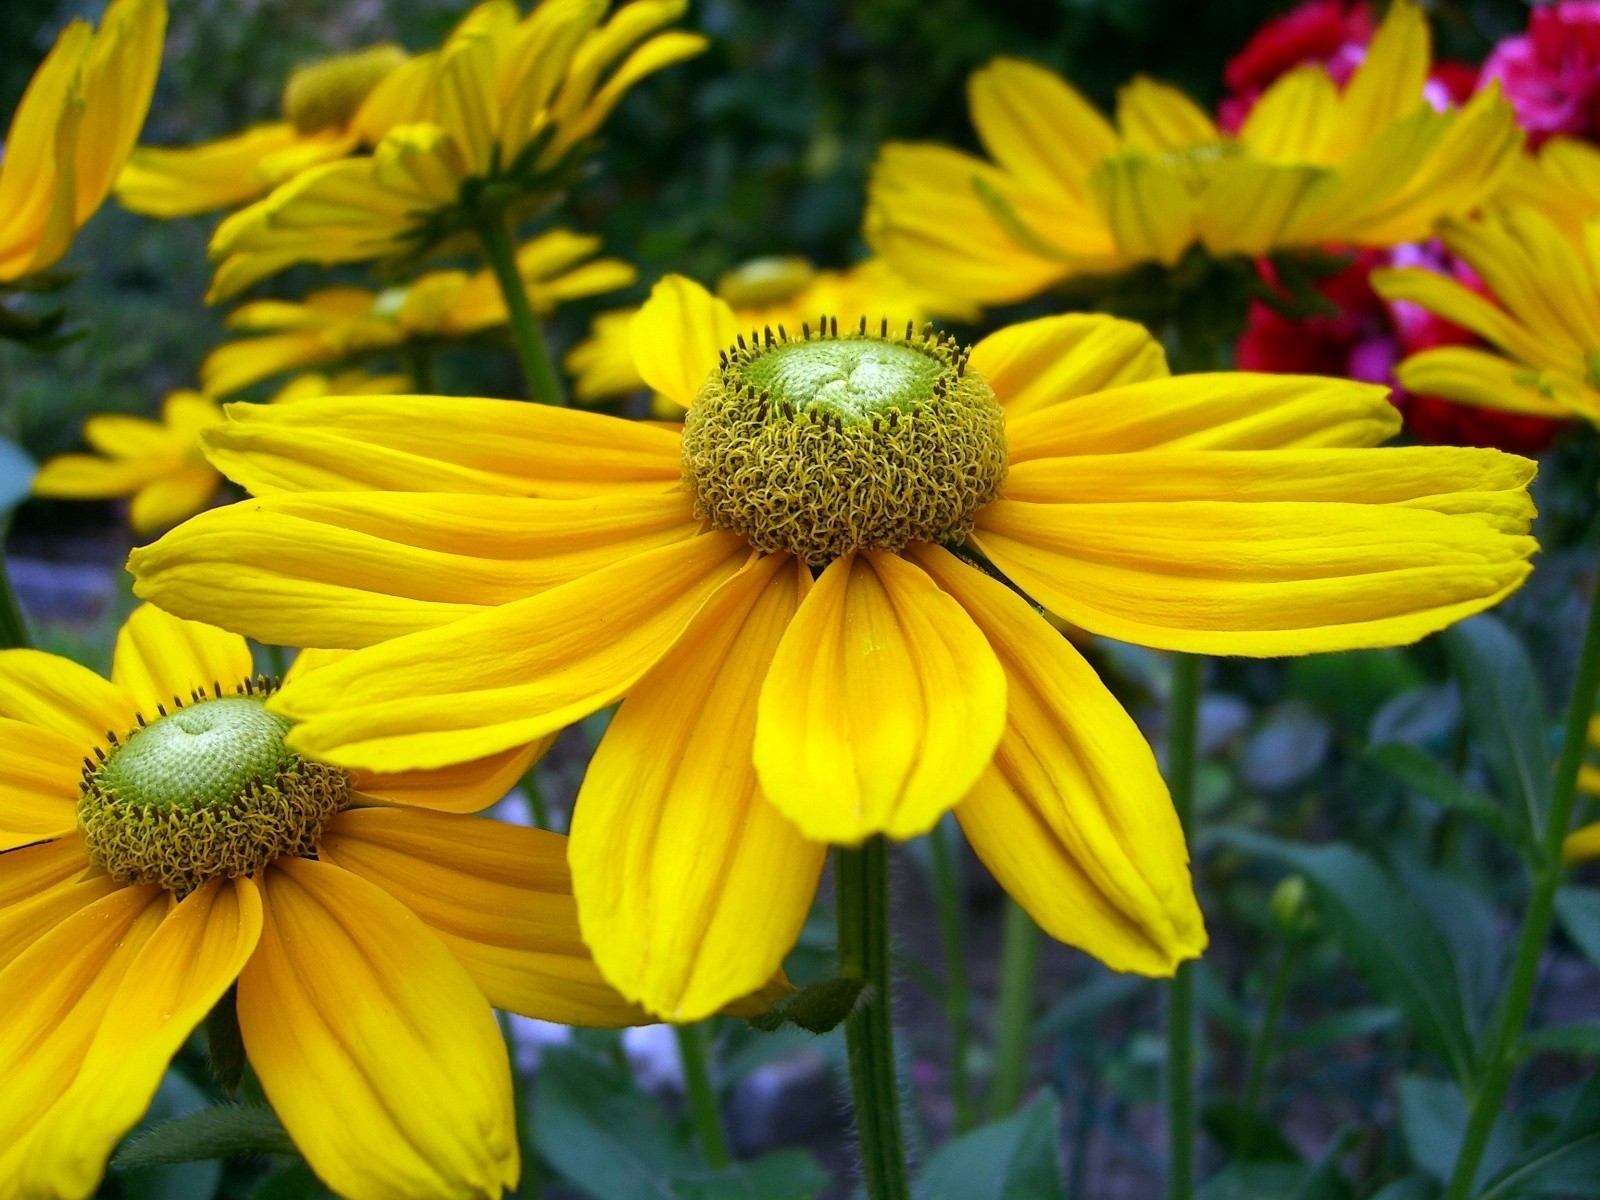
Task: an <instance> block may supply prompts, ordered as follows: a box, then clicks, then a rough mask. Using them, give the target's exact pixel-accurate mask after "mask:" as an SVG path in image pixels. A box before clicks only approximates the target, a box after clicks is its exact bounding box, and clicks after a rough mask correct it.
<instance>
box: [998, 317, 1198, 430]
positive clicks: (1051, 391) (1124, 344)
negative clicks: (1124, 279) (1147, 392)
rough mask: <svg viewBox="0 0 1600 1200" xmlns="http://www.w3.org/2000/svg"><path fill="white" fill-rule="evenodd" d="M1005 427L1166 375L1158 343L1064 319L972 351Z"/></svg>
mask: <svg viewBox="0 0 1600 1200" xmlns="http://www.w3.org/2000/svg"><path fill="white" fill-rule="evenodd" d="M970 361H971V364H972V366H973V367H974V368H975V369H976V370H977V371H978V372H979V374H981V375H982V376H983V377H984V378H985V379H987V380H988V381H989V386H990V387H992V388H994V393H995V395H996V396H997V397H998V398H999V400H1000V403H1001V405H1002V406H1004V408H1005V410H1006V417H1007V420H1008V421H1015V420H1016V419H1017V418H1019V417H1023V416H1026V415H1028V414H1029V413H1032V412H1037V411H1038V410H1040V409H1043V408H1049V407H1051V406H1053V405H1056V404H1060V403H1061V402H1062V401H1064V400H1076V399H1078V398H1079V397H1081V396H1087V395H1089V394H1091V393H1093V392H1099V391H1104V390H1105V389H1106V388H1110V387H1118V386H1120V385H1122V384H1127V383H1137V382H1140V381H1142V380H1146V379H1163V378H1165V377H1166V375H1167V358H1166V354H1165V353H1164V352H1163V351H1162V349H1161V343H1160V342H1158V341H1156V340H1155V339H1154V338H1153V337H1151V336H1150V334H1149V332H1148V331H1147V330H1146V329H1145V327H1144V326H1143V325H1140V324H1138V323H1137V322H1134V321H1123V320H1119V319H1117V318H1116V317H1106V316H1100V315H1099V314H1088V313H1069V314H1067V315H1065V316H1059V317H1040V318H1038V319H1037V320H1033V321H1022V322H1020V323H1018V324H1016V325H1008V326H1006V327H1005V328H1004V329H1001V330H999V331H998V332H995V333H991V334H990V335H989V336H988V337H986V338H984V339H983V340H982V341H981V342H979V343H978V344H977V345H976V346H974V347H973V348H972V356H971V360H970Z"/></svg>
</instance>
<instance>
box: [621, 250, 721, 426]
mask: <svg viewBox="0 0 1600 1200" xmlns="http://www.w3.org/2000/svg"><path fill="white" fill-rule="evenodd" d="M741 332H748V331H747V330H740V328H739V322H738V319H737V318H736V317H735V316H734V315H733V309H731V308H729V307H728V305H727V303H726V302H725V301H723V300H720V299H718V298H717V297H716V296H713V295H712V294H711V293H710V292H708V291H706V289H705V288H703V287H701V286H700V285H699V284H698V283H696V282H695V281H694V280H692V279H685V278H684V277H683V276H682V275H668V276H667V277H666V278H665V279H663V280H661V282H660V283H658V284H656V286H655V287H654V288H652V289H651V290H650V299H649V300H647V301H645V303H644V307H643V308H641V309H640V310H639V311H638V312H637V313H635V314H634V316H633V322H632V324H631V325H630V326H629V327H628V344H629V347H630V348H631V349H632V351H633V365H634V367H635V368H636V369H637V370H638V372H639V375H640V376H641V377H642V378H643V379H644V381H645V382H646V383H647V384H649V385H650V387H651V388H653V389H654V390H655V391H658V392H660V393H661V394H662V395H663V396H665V397H667V398H668V399H669V400H672V401H674V402H676V403H678V404H681V405H682V406H683V407H684V408H688V407H689V406H690V405H691V404H693V403H694V398H695V394H696V393H697V392H699V390H700V385H701V384H703V383H705V381H706V380H707V379H709V378H710V377H711V372H712V371H714V370H716V368H717V355H718V354H720V353H721V352H722V351H724V350H726V349H728V347H730V346H732V345H733V340H734V338H735V337H736V336H737V335H738V334H739V333H741Z"/></svg>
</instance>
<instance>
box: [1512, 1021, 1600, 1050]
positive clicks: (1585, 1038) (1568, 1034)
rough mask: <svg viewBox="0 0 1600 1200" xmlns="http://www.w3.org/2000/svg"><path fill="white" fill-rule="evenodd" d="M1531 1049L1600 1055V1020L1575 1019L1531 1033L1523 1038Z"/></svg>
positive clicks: (1525, 1045)
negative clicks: (1568, 1022) (1565, 1023)
mask: <svg viewBox="0 0 1600 1200" xmlns="http://www.w3.org/2000/svg"><path fill="white" fill-rule="evenodd" d="M1522 1044H1523V1046H1524V1047H1525V1048H1526V1049H1528V1050H1530V1051H1545V1052H1547V1053H1551V1054H1594V1055H1600V1021H1575V1022H1573V1023H1572V1024H1570V1025H1553V1026H1551V1027H1550V1028H1549V1029H1541V1030H1539V1031H1537V1032H1536V1033H1530V1034H1529V1035H1528V1036H1527V1037H1525V1038H1523V1039H1522Z"/></svg>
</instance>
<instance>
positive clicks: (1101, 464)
mask: <svg viewBox="0 0 1600 1200" xmlns="http://www.w3.org/2000/svg"><path fill="white" fill-rule="evenodd" d="M737 331H738V325H737V321H736V318H735V316H734V314H733V311H732V310H731V309H730V308H729V307H728V306H727V304H726V303H724V302H723V301H721V300H718V299H716V298H715V297H712V296H711V295H709V294H708V293H707V292H706V291H705V290H704V289H703V288H701V287H700V286H699V285H697V284H694V283H692V282H690V281H688V280H684V279H681V278H668V279H666V280H664V281H663V282H662V283H660V284H658V285H657V287H656V289H655V291H654V293H653V295H652V298H651V300H650V302H649V303H647V304H646V305H645V307H644V308H643V309H642V310H641V311H640V313H639V314H638V315H637V316H636V317H635V318H634V329H633V338H632V341H633V346H634V352H635V356H636V358H635V361H636V366H637V367H638V370H639V372H640V374H641V375H642V376H643V377H644V379H645V380H646V382H647V383H648V384H649V385H650V386H651V387H652V388H654V389H656V390H657V391H659V392H662V393H663V394H665V395H667V396H669V397H671V398H672V399H674V400H676V401H677V402H678V403H679V404H682V405H685V406H688V407H689V413H688V418H687V421H686V423H685V426H684V428H683V430H682V431H681V432H680V431H678V430H675V429H670V428H666V427H663V426H659V425H649V424H642V423H636V422H628V421H623V420H620V419H616V418H612V417H608V416H603V415H599V414H595V413H587V412H581V411H574V410H556V409H551V408H548V407H545V406H539V405H527V404H519V403H516V402H511V401H496V400H477V401H472V400H459V399H450V400H435V399H431V398H426V397H414V398H405V399H385V400H376V401H368V400H308V401H303V402H301V403H299V404H294V405H289V406H284V407H277V408H271V409H268V408H263V407H251V406H234V407H231V408H230V409H229V410H228V417H229V421H228V424H226V425H224V426H223V427H222V428H220V429H218V430H214V431H212V432H211V433H210V434H208V435H207V438H206V443H207V446H208V448H209V450H210V453H211V456H212V460H213V461H214V462H215V463H216V464H217V465H218V466H219V468H221V469H222V470H224V471H226V472H227V473H228V474H229V475H230V477H232V478H234V479H235V480H237V481H238V482H240V483H242V484H243V485H244V486H245V487H247V488H248V489H250V490H251V491H252V492H254V493H255V494H256V495H257V497H258V499H255V500H252V501H250V502H249V503H247V504H240V505H235V506H233V507H231V508H227V509H221V510H217V511H214V512H211V513H207V514H205V515H204V516H202V517H199V518H196V519H195V520H194V521H192V522H190V523H188V524H186V525H185V526H183V527H182V528H181V529H179V530H176V531H174V532H173V533H171V534H168V535H167V536H166V537H165V538H163V539H162V540H161V541H159V542H157V543H155V544H154V545H152V546H149V547H145V548H144V549H141V550H137V551H135V552H134V554H133V556H132V558H131V560H130V569H131V570H132V571H133V572H134V574H135V576H136V590H137V591H138V592H139V594H141V595H143V596H145V597H147V598H149V599H152V600H156V601H158V602H160V603H163V604H166V605H169V606H171V607H173V608H174V609H175V610H176V611H179V612H187V613H195V614H197V613H201V612H205V613H212V614H215V619H217V620H221V621H225V622H227V623H230V624H231V625H233V626H237V627H238V628H239V629H241V630H253V631H254V632H255V634H256V636H259V637H262V638H264V639H266V640H269V641H278V640H286V639H287V640H290V641H296V642H302V643H305V644H312V645H324V646H338V647H365V649H359V650H357V652H356V653H353V654H351V655H350V656H349V657H348V658H346V659H343V660H342V661H340V662H337V663H334V664H332V665H331V666H329V667H328V668H326V669H325V671H323V672H319V673H318V674H316V675H314V676H310V677H307V678H306V679H305V680H304V681H297V682H296V683H293V684H291V685H290V687H289V688H287V689H286V690H285V691H284V692H281V693H279V695H278V696H277V697H275V699H274V705H275V706H276V707H277V708H278V709H279V710H281V711H282V712H283V713H284V714H285V715H286V716H290V717H293V718H294V719H296V720H300V721H303V722H304V724H301V725H298V726H297V727H296V729H295V730H294V732H293V734H292V735H291V739H292V741H293V743H294V744H295V745H297V746H299V747H301V748H302V749H303V750H304V751H305V752H308V753H315V754H317V755H324V754H326V755H327V756H328V757H329V759H330V760H331V761H336V762H341V763H345V764H350V765H360V766H364V767H368V768H376V767H382V768H383V769H391V770H393V769H412V768H421V767H424V766H439V765H442V764H445V763H449V762H453V761H456V760H458V759H461V758H471V757H474V756H481V755H484V754H489V753H493V752H495V751H496V750H501V749H504V748H505V747H507V746H511V745H516V744H519V743H520V742H522V741H525V740H527V739H528V738H531V737H538V736H543V735H544V734H547V733H548V732H549V731H550V730H552V729H554V728H556V727H558V726H560V725H562V724H565V723H567V722H568V721H570V720H572V719H575V718H577V717H580V716H582V715H584V714H587V713H591V712H594V711H596V710H598V709H600V708H603V707H605V706H606V705H609V704H612V703H615V702H617V701H618V700H621V701H622V703H621V707H620V708H619V709H618V711H617V713H616V716H615V718H614V719H613V721H612V723H611V725H610V727H609V729H608V731H607V733H606V735H605V738H604V740H603V741H602V743H601V746H600V748H599V750H598V751H597V753H596V755H595V758H594V760H593V762H592V763H591V765H590V767H589V771H588V776H587V779H586V780H585V782H584V785H583V790H582V793H581V795H580V798H579V800H578V802H577V806H576V812H575V819H574V825H573V837H572V843H571V847H570V850H571V854H570V859H571V862H572V866H573V876H574V888H575V892H576V894H577V897H578V904H579V914H580V920H581V921H582V925H583V933H584V938H585V941H586V942H587V943H588V944H589V946H590V947H591V949H592V950H593V951H594V953H595V957H596V960H597V961H598V963H599V964H600V967H601V970H602V971H603V972H604V973H605V975H606V977H607V978H608V979H609V980H610V981H611V982H612V983H613V984H614V985H616V986H617V988H618V989H619V990H620V991H621V992H622V993H623V994H624V995H626V996H628V997H629V998H630V999H633V1000H636V1001H637V1002H638V1003H640V1004H642V1005H643V1006H644V1007H646V1008H648V1009H649V1010H651V1011H652V1012H655V1013H659V1014H662V1015H664V1016H668V1017H670V1018H672V1019H675V1020H692V1019H695V1018H698V1017H701V1016H703V1015H705V1014H706V1013H708V1012H711V1011H714V1010H715V1009H716V1007H717V1006H718V1005H719V1004H722V1003H724V1002H725V1001H726V999H727V998H728V997H730V996H734V995H740V994H743V993H744V992H748V991H750V990H751V988H752V987H755V986H758V985H759V983H760V981H761V980H762V979H764V978H766V977H767V976H768V975H770V974H771V973H772V972H773V970H774V969H775V968H776V966H777V964H779V963H780V962H782V960H783V957H784V955H785V954H786V953H787V951H788V950H789V948H790V946H791V945H792V944H793V942H794V939H795V936H796V934H797V933H798V931H799V929H800V927H801V924H802V922H803V921H804V920H805V917H806V913H807V911H808V909H809V907H810V904H811V899H812V892H813V890H814V888H815V886H816V883H817V878H818V873H819V872H820V870H821V868H822V862H823V857H824V854H825V851H826V847H827V845H828V844H830V843H835V844H854V843H858V842H860V841H861V840H862V839H864V838H867V837H869V836H872V835H875V834H880V833H881V834H887V835H888V836H890V837H894V838H908V837H912V836H915V835H917V834H920V833H923V832H925V831H926V830H927V829H929V828H930V827H931V826H932V825H933V824H934V822H935V821H937V820H938V819H939V817H940V815H941V814H942V813H944V812H946V811H949V810H950V809H952V808H954V810H955V813H956V816H957V817H958V818H959V819H960V821H961V823H962V825H963V827H964V829H965V831H966V834H967V837H968V838H969V840H970V841H971V843H972V845H973V847H974V849H975V850H976V851H977V853H978V854H979V856H980V857H981V858H982V859H983V861H984V862H985V863H986V864H987V865H988V867H989V868H990V870H991V871H993V873H994V874H995V876H996V878H998V879H999V880H1000V881H1001V883H1002V884H1003V885H1004V886H1005V887H1006V888H1007V890H1008V891H1010V893H1011V894H1012V895H1013V896H1015V897H1016V898H1017V900H1018V901H1019V902H1020V903H1021V904H1022V905H1023V906H1024V907H1026V908H1027V909H1028V911H1029V912H1030V913H1031V914H1032V915H1033V916H1034V918H1035V919H1036V920H1037V921H1038V922H1039V923H1040V925H1042V926H1043V927H1044V928H1045V929H1046V930H1047V931H1049V932H1050V933H1051V934H1052V935H1053V936H1055V937H1057V938H1060V939H1061V940H1063V941H1066V942H1069V943H1071V944H1073V945H1077V946H1081V947H1083V948H1084V949H1085V950H1087V951H1089V952H1090V953H1092V954H1094V955H1096V956H1097V957H1099V958H1101V959H1103V960H1104V961H1105V962H1107V963H1108V964H1110V965H1111V966H1112V967H1114V968H1116V969H1118V970H1125V971H1139V972H1143V973H1147V974H1152V975H1162V974H1166V973H1169V972H1171V971H1172V970H1173V969H1174V967H1175V965H1176V964H1177V962H1178V961H1180V960H1182V959H1185V958H1190V957H1193V956H1194V955H1196V954H1198V953H1199V952H1200V951H1201V949H1202V948H1203V947H1204V945H1205V940H1206V937H1205V931H1204V928H1203V925H1202V921H1201V916H1200V912H1199V909H1198V908H1197V906H1196V904H1195V900H1194V895H1193V892H1192V887H1191V884H1190V880H1189V872H1188V866H1187V854H1186V850H1185V846H1184V839H1183V836H1182V833H1181V831H1180V828H1179V825H1178V822H1177V818H1176V816H1175V814H1174V813H1173V811H1172V808H1171V805H1170V803H1169V801H1168V797H1167V792H1166V788H1165V786H1164V784H1163V783H1162V779H1161V775H1160V772H1159V770H1158V769H1157V766H1156V762H1155V758H1154V756H1153V755H1152V753H1151V751H1150V748H1149V746H1148V745H1147V744H1146V743H1145V740H1144V738H1143V737H1142V736H1141V734H1140V733H1139V730H1138V728H1137V727H1136V726H1135V725H1134V723H1133V721H1132V720H1131V719H1130V718H1129V717H1128V716H1127V714H1126V713H1124V712H1123V710H1122V709H1121V707H1120V706H1119V705H1118V704H1117V702H1116V701H1115V700H1114V699H1113V698H1112V696H1111V693H1110V692H1109V691H1107V690H1106V688H1105V686H1104V685H1103V684H1102V683H1101V682H1100V681H1099V680H1098V678H1097V677H1096V676H1095V673H1094V671H1093V670H1092V669H1091V668H1090V667H1089V665H1088V664H1087V663H1086V662H1085V661H1084V659H1083V658H1082V657H1081V656H1080V655H1079V654H1078V653H1077V651H1075V650H1074V649H1073V647H1072V645H1071V643H1070V642H1069V641H1068V640H1067V639H1066V638H1064V637H1062V636H1061V635H1060V634H1059V633H1058V632H1056V630H1054V629H1053V628H1052V627H1051V626H1050V624H1049V623H1048V622H1047V621H1046V620H1045V619H1044V618H1043V617H1042V616H1040V615H1039V613H1038V611H1037V610H1036V609H1035V608H1034V607H1033V606H1032V605H1031V604H1030V603H1029V602H1028V601H1027V600H1026V599H1024V598H1023V594H1026V595H1027V596H1030V597H1032V598H1033V600H1034V601H1036V602H1037V603H1038V604H1040V605H1042V606H1043V607H1044V608H1046V609H1049V610H1050V611H1051V612H1053V613H1055V614H1057V615H1058V616H1060V617H1063V618H1065V619H1067V620H1069V621H1071V622H1072V623H1073V624H1075V625H1077V626H1079V627H1081V628H1083V629H1085V630H1088V631H1090V632H1093V633H1096V634H1103V635H1106V636H1110V637H1115V638H1119V639H1123V640H1127V641H1132V642H1137V643H1141V644H1144V645H1148V646H1155V647H1160V648H1164V649H1172V650H1183V651H1191V652H1197V653H1206V654H1244V655H1280V654H1306V653H1313V652H1317V651H1325V650H1338V649H1346V648H1351V647H1358V646H1382V645H1395V644H1400V643H1404V642H1409V641H1412V640H1414V639H1416V638H1418V637H1421V636H1423V635H1424V634H1427V633H1429V632H1431V631H1433V630H1436V629H1439V628H1441V627H1443V626H1445V625H1448V624H1450V623H1451V622H1453V621H1456V620H1459V619H1460V618H1462V617H1464V616H1466V615H1467V614H1468V613H1472V612H1477V611H1480V610H1482V609H1484V608H1487V607H1489V606H1490V605H1492V604H1494V603H1495V602H1497V601H1498V600H1499V599H1500V598H1501V597H1503V596H1505V595H1506V594H1507V593H1509V592H1510V591H1511V590H1513V589H1514V588H1516V587H1517V586H1518V585H1519V584H1520V583H1521V582H1522V580H1523V579H1524V578H1525V577H1526V575H1527V574H1528V571H1529V566H1528V563H1527V558H1528V556H1529V555H1530V554H1531V553H1532V552H1533V551H1534V549H1535V546H1534V543H1533V541H1532V540H1531V539H1530V538H1529V537H1528V536H1527V529H1528V524H1529V521H1530V518H1531V516H1532V511H1533V510H1532V505H1531V502H1530V500H1529V498H1528V494H1527V483H1528V480H1529V479H1530V478H1531V477H1532V475H1533V472H1534V469H1535V468H1534V464H1533V463H1530V462H1528V461H1526V460H1524V459H1519V458H1515V457H1512V456H1509V455H1505V454H1502V453H1499V452H1497V451H1486V450H1469V449H1459V448H1439V447H1412V448H1399V449H1375V448H1373V447H1374V446H1376V444H1377V443H1379V442H1381V441H1383V440H1385V439H1386V438H1388V437H1390V436H1391V435H1392V434H1393V433H1394V432H1395V431H1396V429H1397V427H1398V424H1399V419H1398V417H1397V415H1396V413H1395V410H1394V408H1393V406H1392V405H1390V404H1389V402H1388V400H1387V392H1386V389H1384V388H1381V387H1373V386H1370V385H1365V384H1358V383H1353V382H1350V381H1347V380H1337V379H1320V378H1312V377H1297V376H1283V375H1247V374H1218V375H1193V376H1186V377H1181V378H1167V367H1166V363H1165V360H1164V358H1163V356H1162V353H1161V349H1160V347H1159V345H1158V344H1157V343H1156V342H1155V341H1154V340H1153V339H1152V338H1151V337H1150V335H1149V334H1148V333H1146V332H1145V331H1144V330H1143V329H1142V328H1141V327H1140V326H1138V325H1135V324H1132V323H1129V322H1124V321H1119V320H1115V319H1113V318H1109V317H1104V316H1086V315H1068V316H1058V317H1048V318H1043V319H1040V320H1036V321H1029V322H1026V323H1023V324H1019V325H1014V326H1011V327H1009V328H1007V329H1003V330H1001V331H1000V332H998V333H995V334H993V335H992V336H990V337H988V338H986V339H984V340H983V341H982V342H980V343H978V344H977V345H976V346H974V347H972V348H971V349H970V350H967V349H964V348H961V347H959V346H957V345H955V344H954V343H953V342H951V341H950V340H948V339H942V338H936V337H933V336H929V335H916V334H910V335H909V336H908V334H907V333H906V332H905V331H900V332H895V331H889V330H887V329H885V328H883V327H882V326H881V325H880V326H873V327H867V328H865V329H863V328H862V327H860V326H858V329H857V330H849V329H846V330H844V331H842V333H841V332H840V331H839V330H837V328H836V327H834V326H833V325H832V323H831V322H830V328H829V331H828V335H827V336H826V337H818V336H813V337H812V338H809V339H807V338H803V337H801V338H797V337H795V336H794V335H793V334H792V333H791V334H790V336H789V337H788V338H787V339H781V338H774V339H771V340H769V339H767V338H766V337H765V335H764V334H763V335H754V341H753V342H752V340H751V335H738V336H737V338H736V334H737ZM815 332H817V331H814V333H815ZM348 488H360V489H382V490H377V491H372V490H365V491H341V490H339V489H348ZM1001 576H1003V577H1004V578H1005V579H1009V581H1010V582H1011V584H1012V585H1014V587H1015V589H1016V590H1013V587H1009V586H1007V585H1006V583H1004V582H1001ZM624 697H625V698H624Z"/></svg>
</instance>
